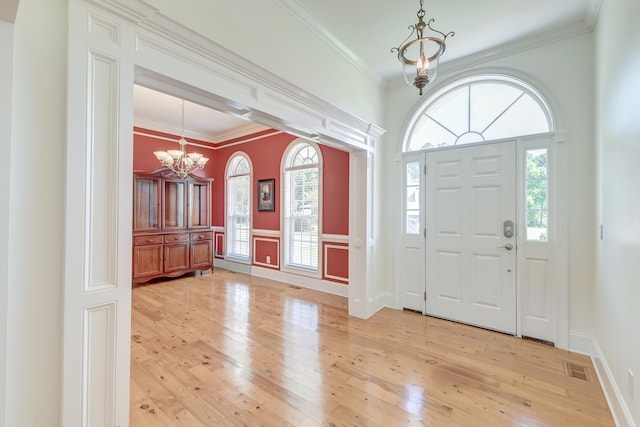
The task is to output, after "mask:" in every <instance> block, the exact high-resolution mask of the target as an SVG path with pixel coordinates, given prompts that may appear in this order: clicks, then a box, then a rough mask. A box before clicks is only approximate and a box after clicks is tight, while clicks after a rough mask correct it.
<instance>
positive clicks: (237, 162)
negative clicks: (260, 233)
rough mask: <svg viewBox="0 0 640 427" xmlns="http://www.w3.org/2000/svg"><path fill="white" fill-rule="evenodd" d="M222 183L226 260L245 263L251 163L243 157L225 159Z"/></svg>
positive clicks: (236, 155)
mask: <svg viewBox="0 0 640 427" xmlns="http://www.w3.org/2000/svg"><path fill="white" fill-rule="evenodd" d="M226 181H227V182H226V184H227V185H226V191H227V194H226V196H227V197H226V198H227V203H226V221H225V223H226V228H227V230H226V238H227V245H226V256H227V257H231V258H238V259H240V260H245V261H249V259H250V252H249V250H250V245H249V243H250V238H251V163H250V161H249V158H248V157H247V156H246V155H245V154H244V153H237V154H234V155H233V156H231V158H230V159H229V162H228V163H227V174H226Z"/></svg>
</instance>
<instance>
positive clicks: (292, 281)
mask: <svg viewBox="0 0 640 427" xmlns="http://www.w3.org/2000/svg"><path fill="white" fill-rule="evenodd" d="M250 274H251V275H253V276H256V277H263V278H265V279H271V280H277V281H278V282H283V283H287V284H289V285H295V286H300V287H302V288H307V289H313V290H316V291H320V292H326V293H329V294H333V295H339V296H341V297H345V298H348V297H349V286H347V285H341V284H339V283H335V282H329V281H327V280H322V279H316V278H313V277H308V276H301V275H298V274H292V273H288V272H285V271H279V270H273V269H270V268H263V267H257V266H255V265H254V266H252V267H251V273H250Z"/></svg>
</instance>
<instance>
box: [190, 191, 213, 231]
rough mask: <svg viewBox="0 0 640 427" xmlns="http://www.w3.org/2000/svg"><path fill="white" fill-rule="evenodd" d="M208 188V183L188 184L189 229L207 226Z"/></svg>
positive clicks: (208, 221)
mask: <svg viewBox="0 0 640 427" xmlns="http://www.w3.org/2000/svg"><path fill="white" fill-rule="evenodd" d="M210 188H211V187H210V185H209V184H208V183H198V182H191V183H189V228H198V227H208V226H209V223H210V220H209V215H208V214H207V213H208V212H209V189H210Z"/></svg>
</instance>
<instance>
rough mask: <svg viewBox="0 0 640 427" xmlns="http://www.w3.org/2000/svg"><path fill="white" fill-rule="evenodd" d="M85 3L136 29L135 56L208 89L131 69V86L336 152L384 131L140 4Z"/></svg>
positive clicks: (362, 146) (363, 144)
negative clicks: (202, 78) (181, 72)
mask: <svg viewBox="0 0 640 427" xmlns="http://www.w3.org/2000/svg"><path fill="white" fill-rule="evenodd" d="M88 1H90V3H91V4H93V5H95V6H96V7H99V8H101V9H103V10H106V11H108V12H110V13H116V14H117V15H118V16H121V17H124V18H125V19H128V20H130V21H133V22H134V23H135V24H136V42H135V45H136V52H135V55H140V57H141V58H147V59H151V58H153V59H152V60H153V61H156V62H157V63H158V64H164V65H163V66H166V65H167V64H170V63H175V61H180V62H183V63H184V64H185V65H188V66H191V67H194V69H199V70H200V71H203V72H205V73H207V74H208V75H209V76H210V79H209V83H207V86H208V87H209V89H208V90H204V89H201V88H197V87H194V86H190V85H188V84H186V83H184V82H180V81H179V80H176V79H175V78H172V77H170V75H171V74H173V73H172V72H171V71H169V70H170V69H171V67H169V68H168V69H167V70H166V71H165V73H167V74H166V75H162V74H159V73H158V72H156V71H152V70H149V69H145V68H142V67H140V66H136V78H135V83H136V84H140V85H142V86H146V87H148V88H150V89H154V90H159V91H161V92H165V93H167V94H171V95H174V96H178V97H180V98H182V99H186V100H189V101H191V102H196V103H198V104H200V105H203V106H207V107H209V108H213V109H216V110H218V111H221V112H224V113H227V114H231V115H235V116H237V117H241V118H245V119H249V120H252V121H254V122H256V123H259V124H262V125H264V126H267V127H271V128H274V129H279V130H282V131H285V132H287V133H290V134H292V135H296V136H300V137H304V138H309V139H313V140H316V141H318V142H322V143H325V144H327V145H331V146H339V148H342V149H349V150H372V149H373V145H374V142H375V140H377V139H378V138H379V137H380V136H381V135H382V134H383V133H384V132H385V130H384V129H383V128H381V127H379V126H377V125H376V124H374V123H371V122H368V121H366V120H362V119H360V118H359V117H357V116H354V115H353V114H351V113H348V112H347V111H345V110H342V109H340V108H338V107H336V106H334V105H333V104H331V103H329V102H327V101H324V100H323V99H321V98H318V97H317V96H315V95H312V94H311V93H309V92H307V91H305V90H304V89H302V88H300V87H298V86H296V85H293V84H292V83H290V82H289V81H287V80H285V79H283V78H281V77H279V76H277V75H275V74H273V73H271V72H270V71H267V70H266V69H264V68H262V67H260V66H259V65H257V64H255V63H253V62H251V61H249V60H247V59H245V58H243V57H241V56H239V55H237V54H236V53H234V52H232V51H230V50H228V49H227V48H225V47H224V46H221V45H219V44H217V43H216V42H215V41H213V40H211V39H209V38H207V37H205V36H203V35H201V34H199V33H196V32H194V31H193V30H191V29H189V28H187V27H186V26H184V25H182V24H180V23H179V22H177V21H174V20H173V19H171V18H170V17H168V16H165V15H163V14H162V13H161V12H160V11H157V10H155V9H153V8H151V7H149V5H147V3H145V2H144V1H143V0H88ZM145 61H146V59H145ZM158 61H159V62H158ZM143 62H144V61H143ZM329 124H331V126H330V125H329ZM338 129H339V131H337V130H338Z"/></svg>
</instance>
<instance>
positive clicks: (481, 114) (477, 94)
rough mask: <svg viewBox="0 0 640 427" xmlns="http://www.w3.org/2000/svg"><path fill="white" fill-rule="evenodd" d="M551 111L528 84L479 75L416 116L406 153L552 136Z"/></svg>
mask: <svg viewBox="0 0 640 427" xmlns="http://www.w3.org/2000/svg"><path fill="white" fill-rule="evenodd" d="M553 129H554V124H553V120H552V115H551V111H550V109H549V107H548V105H547V104H546V103H545V101H544V99H543V98H542V96H541V95H540V94H539V93H538V92H537V91H536V90H535V89H534V88H533V87H532V86H530V85H528V84H527V83H525V82H523V81H521V80H518V79H516V78H513V77H509V76H503V75H479V76H474V77H471V78H466V79H462V80H459V81H457V82H454V83H452V84H449V85H447V86H445V87H443V88H442V89H440V90H438V91H436V92H435V93H434V94H433V95H431V96H430V97H429V99H428V100H427V102H425V103H424V104H423V105H422V107H421V108H420V110H419V111H418V112H417V113H416V114H415V115H414V117H413V120H412V121H411V123H410V125H409V130H408V132H407V135H408V137H407V138H406V141H405V146H404V150H403V151H405V152H406V151H419V150H429V149H434V148H439V147H449V146H457V145H463V144H473V143H481V142H486V141H496V140H500V139H505V138H516V137H521V136H525V135H537V134H545V133H549V132H552V131H553Z"/></svg>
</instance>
